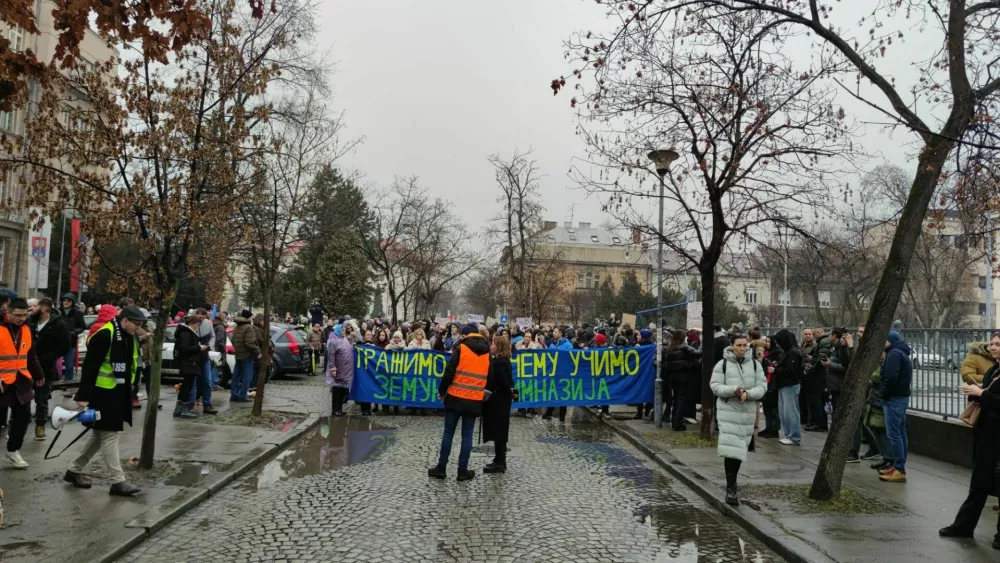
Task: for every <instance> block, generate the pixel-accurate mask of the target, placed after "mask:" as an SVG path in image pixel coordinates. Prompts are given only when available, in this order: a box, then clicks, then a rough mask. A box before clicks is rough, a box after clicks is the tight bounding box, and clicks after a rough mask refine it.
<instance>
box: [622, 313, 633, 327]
mask: <svg viewBox="0 0 1000 563" xmlns="http://www.w3.org/2000/svg"><path fill="white" fill-rule="evenodd" d="M622 324H623V325H628V326H630V327H632V328H635V315H633V314H631V313H625V314H624V315H622Z"/></svg>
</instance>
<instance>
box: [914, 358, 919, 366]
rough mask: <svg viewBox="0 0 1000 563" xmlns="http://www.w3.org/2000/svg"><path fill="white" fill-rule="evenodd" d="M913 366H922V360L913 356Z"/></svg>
mask: <svg viewBox="0 0 1000 563" xmlns="http://www.w3.org/2000/svg"><path fill="white" fill-rule="evenodd" d="M913 367H914V368H918V367H920V360H918V359H916V358H913Z"/></svg>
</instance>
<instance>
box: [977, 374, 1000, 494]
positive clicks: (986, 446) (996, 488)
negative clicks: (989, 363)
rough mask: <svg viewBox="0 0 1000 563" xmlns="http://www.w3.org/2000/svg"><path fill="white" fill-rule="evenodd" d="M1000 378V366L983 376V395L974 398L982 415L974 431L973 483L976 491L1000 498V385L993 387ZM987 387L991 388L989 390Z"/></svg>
mask: <svg viewBox="0 0 1000 563" xmlns="http://www.w3.org/2000/svg"><path fill="white" fill-rule="evenodd" d="M998 377H1000V369H998V366H997V364H993V367H991V368H990V370H989V371H987V372H986V375H984V376H983V390H984V391H983V394H982V395H980V396H979V397H978V398H976V399H973V400H975V401H979V406H981V407H982V409H983V410H982V412H980V413H979V420H977V421H976V426H975V427H974V428H973V429H972V436H973V441H972V483H971V485H970V486H969V488H970V489H973V490H981V491H989V493H990V494H991V495H993V496H998V495H1000V476H998V475H997V470H998V469H1000V382H997V384H996V385H994V386H992V387H990V383H992V382H993V380H994V379H997V378H998ZM987 387H989V389H988V390H987Z"/></svg>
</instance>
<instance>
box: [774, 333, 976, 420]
mask: <svg viewBox="0 0 1000 563" xmlns="http://www.w3.org/2000/svg"><path fill="white" fill-rule="evenodd" d="M779 330H781V329H780V328H772V327H767V328H762V329H761V332H762V333H763V334H765V335H772V334H774V333H776V332H778V331H779ZM793 330H795V329H794V328H793ZM825 330H826V331H827V332H829V331H830V330H832V329H825ZM852 332H853V330H852ZM902 334H903V339H904V340H906V342H907V343H908V344H909V345H910V348H911V350H912V351H913V353H912V355H911V356H910V357H911V359H912V360H913V383H912V385H911V388H910V410H912V411H918V412H924V413H929V414H934V415H939V416H941V417H943V418H945V419H947V418H952V417H957V416H958V415H959V414H961V413H962V410H963V409H964V408H965V405H966V399H965V398H964V397H962V395H961V394H959V392H958V387H959V386H960V385H961V384H962V377H961V373H960V368H961V365H962V361H963V360H964V359H965V357H966V356H967V355H968V354H969V348H970V346H971V345H972V344H973V343H975V342H986V341H987V340H988V338H989V336H988V332H987V331H986V330H983V329H963V328H943V329H903V331H902ZM796 338H797V339H798V340H800V341H801V338H802V337H801V333H799V334H797V335H796Z"/></svg>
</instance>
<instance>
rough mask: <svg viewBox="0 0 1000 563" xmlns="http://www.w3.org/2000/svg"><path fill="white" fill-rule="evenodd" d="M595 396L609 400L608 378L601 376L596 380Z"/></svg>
mask: <svg viewBox="0 0 1000 563" xmlns="http://www.w3.org/2000/svg"><path fill="white" fill-rule="evenodd" d="M597 398H598V399H604V400H606V401H610V400H611V391H609V390H608V380H607V379H604V378H601V379H599V380H598V382H597Z"/></svg>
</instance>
